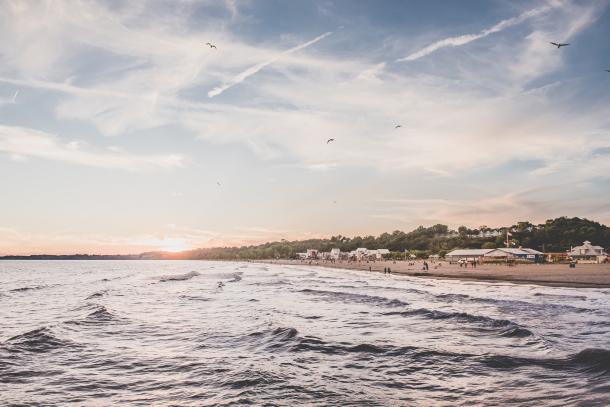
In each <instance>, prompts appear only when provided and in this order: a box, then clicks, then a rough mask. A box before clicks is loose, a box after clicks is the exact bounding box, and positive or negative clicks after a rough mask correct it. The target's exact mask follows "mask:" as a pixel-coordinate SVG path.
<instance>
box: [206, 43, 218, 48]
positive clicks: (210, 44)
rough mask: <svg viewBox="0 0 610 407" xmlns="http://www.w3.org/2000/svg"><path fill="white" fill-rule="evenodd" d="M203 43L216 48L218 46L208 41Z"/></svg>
mask: <svg viewBox="0 0 610 407" xmlns="http://www.w3.org/2000/svg"><path fill="white" fill-rule="evenodd" d="M205 45H207V46H208V47H210V48H214V49H218V48H216V45H214V44H212V43H209V42H206V43H205Z"/></svg>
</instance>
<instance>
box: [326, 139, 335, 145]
mask: <svg viewBox="0 0 610 407" xmlns="http://www.w3.org/2000/svg"><path fill="white" fill-rule="evenodd" d="M331 141H335V139H334V138H329V139H328V140H326V144H328V143H330V142H331Z"/></svg>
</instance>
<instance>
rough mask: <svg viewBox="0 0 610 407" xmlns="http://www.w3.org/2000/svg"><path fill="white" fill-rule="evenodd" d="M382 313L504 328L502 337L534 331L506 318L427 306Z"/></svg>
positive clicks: (529, 334) (519, 335)
mask: <svg viewBox="0 0 610 407" xmlns="http://www.w3.org/2000/svg"><path fill="white" fill-rule="evenodd" d="M383 315H401V316H406V317H409V316H422V317H424V318H428V319H433V320H448V319H451V320H455V321H457V322H466V323H474V324H480V325H484V326H489V327H492V328H505V329H503V330H502V331H500V333H499V335H500V336H504V337H515V338H524V337H527V336H533V335H534V333H533V332H532V331H530V330H528V329H526V328H523V327H521V326H519V324H517V323H516V322H513V321H511V320H508V319H496V318H492V317H487V316H483V315H473V314H469V313H467V312H446V311H438V310H429V309H427V308H417V309H413V310H406V311H391V312H385V313H383Z"/></svg>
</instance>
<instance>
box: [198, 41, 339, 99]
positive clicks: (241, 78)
mask: <svg viewBox="0 0 610 407" xmlns="http://www.w3.org/2000/svg"><path fill="white" fill-rule="evenodd" d="M331 34H332V32H327V33H324V34H322V35H320V36H318V37H316V38H314V39H313V40H311V41H307V42H306V43H303V44H301V45H297V46H296V47H293V48H290V49H288V50H286V51H284V52H282V53H280V54H279V55H277V56H275V57H273V58H271V59H269V60H267V61H265V62H261V63H259V64H256V65H254V66H252V67H250V68H248V69H246V70H245V71H243V72H241V73H239V74H237V75H236V76H234V77H233V78H232V79H230V80H229V81H228V82H226V83H224V84H222V85H220V86H217V87H215V88H214V89H212V90H211V91H209V92H208V97H210V98H213V97H215V96H218V95H220V94H221V93H222V92H224V91H225V90H227V89H229V88H232V87H233V86H235V85H237V84H239V83H241V82H243V81H245V80H246V79H248V78H249V77H250V76H252V75H254V74H256V73H257V72H258V71H260V70H261V69H263V68H264V67H266V66H268V65H271V64H272V63H274V62H276V61H277V60H279V59H280V58H282V57H283V56H285V55H288V54H292V53H293V52H296V51H299V50H302V49H304V48H307V47H309V46H310V45H313V44H315V43H316V42H318V41H320V40H322V39H324V38H326V37H328V36H329V35H331Z"/></svg>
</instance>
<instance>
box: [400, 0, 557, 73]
mask: <svg viewBox="0 0 610 407" xmlns="http://www.w3.org/2000/svg"><path fill="white" fill-rule="evenodd" d="M551 8H553V6H551V5H547V6H543V7H539V8H535V9H532V10H529V11H526V12H524V13H522V14H520V15H518V16H516V17H512V18H509V19H506V20H502V21H500V22H499V23H497V24H495V25H493V26H491V27H489V28H486V29H484V30H483V31H481V32H479V33H478V34H465V35H460V36H457V37H449V38H445V39H442V40H439V41H437V42H435V43H432V44H430V45H428V46H427V47H424V48H422V49H420V50H419V51H416V52H414V53H412V54H410V55H407V56H406V57H404V58H400V59H397V60H396V62H405V61H415V60H416V59H419V58H422V57H425V56H426V55H429V54H431V53H433V52H435V51H437V50H439V49H441V48H446V47H457V46H459V45H465V44H468V43H469V42H472V41H476V40H478V39H481V38H484V37H487V36H488V35H490V34H494V33H497V32H500V31H502V30H505V29H506V28H509V27H513V26H515V25H518V24H521V23H522V22H524V21H525V20H527V19H529V18H532V17H535V16H537V15H539V14H542V13H545V12H547V11H549V10H550V9H551Z"/></svg>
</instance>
